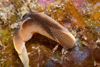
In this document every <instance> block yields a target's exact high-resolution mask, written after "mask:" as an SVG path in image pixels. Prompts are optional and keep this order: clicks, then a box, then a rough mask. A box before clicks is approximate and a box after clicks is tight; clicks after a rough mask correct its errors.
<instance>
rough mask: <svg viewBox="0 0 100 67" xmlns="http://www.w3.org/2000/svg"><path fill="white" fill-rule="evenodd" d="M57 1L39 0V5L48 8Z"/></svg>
mask: <svg viewBox="0 0 100 67" xmlns="http://www.w3.org/2000/svg"><path fill="white" fill-rule="evenodd" d="M54 1H55V0H39V1H38V2H39V4H40V5H42V6H43V7H46V6H48V5H50V4H51V3H52V2H54Z"/></svg>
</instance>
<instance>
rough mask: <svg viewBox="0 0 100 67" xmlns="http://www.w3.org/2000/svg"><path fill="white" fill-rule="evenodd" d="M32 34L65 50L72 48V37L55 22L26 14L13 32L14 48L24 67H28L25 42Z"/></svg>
mask: <svg viewBox="0 0 100 67" xmlns="http://www.w3.org/2000/svg"><path fill="white" fill-rule="evenodd" d="M34 33H39V34H41V35H43V36H46V37H48V38H50V39H52V40H54V41H56V42H58V43H59V44H61V45H62V46H63V47H66V48H72V47H73V46H74V43H75V38H74V36H73V35H72V34H71V33H70V32H69V31H68V30H67V29H66V28H64V27H63V26H61V25H60V24H59V23H58V22H57V21H55V20H54V19H52V18H50V17H49V16H47V15H45V14H43V13H28V14H26V15H25V16H24V17H23V19H22V20H21V22H20V23H19V25H18V28H16V30H15V32H14V37H13V42H14V47H15V49H16V51H17V53H18V54H19V57H20V59H21V61H22V63H23V65H24V66H25V67H29V59H28V55H27V51H26V47H25V42H26V41H28V40H30V39H31V38H32V36H33V35H34Z"/></svg>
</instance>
